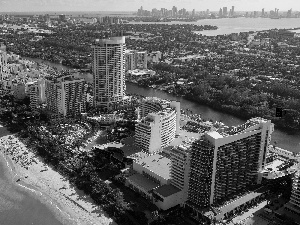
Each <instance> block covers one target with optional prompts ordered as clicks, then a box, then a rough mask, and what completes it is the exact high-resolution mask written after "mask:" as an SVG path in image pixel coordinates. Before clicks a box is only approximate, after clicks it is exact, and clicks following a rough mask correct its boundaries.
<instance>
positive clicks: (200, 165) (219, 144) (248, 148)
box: [187, 118, 274, 208]
mask: <svg viewBox="0 0 300 225" xmlns="http://www.w3.org/2000/svg"><path fill="white" fill-rule="evenodd" d="M273 131H274V125H273V124H272V123H271V121H269V120H265V119H262V118H253V119H250V120H248V121H247V122H246V123H245V124H242V125H240V126H238V127H233V128H222V129H220V130H219V131H218V132H216V131H212V132H208V133H206V134H205V135H204V136H202V138H201V139H199V140H197V141H196V142H194V143H193V145H192V148H191V163H190V175H189V177H190V179H189V191H188V202H187V204H188V205H191V206H192V207H196V208H204V207H208V206H210V205H212V204H214V203H218V202H221V201H223V200H224V199H226V198H227V197H228V196H232V197H234V196H235V195H236V194H237V193H239V192H241V191H244V190H245V189H247V188H248V187H249V186H251V185H254V184H259V183H261V179H262V177H261V176H260V175H259V172H260V171H261V170H262V169H263V167H264V165H265V162H266V156H267V152H268V145H269V143H270V141H271V134H272V132H273Z"/></svg>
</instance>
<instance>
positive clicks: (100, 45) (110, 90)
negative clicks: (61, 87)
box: [92, 36, 126, 109]
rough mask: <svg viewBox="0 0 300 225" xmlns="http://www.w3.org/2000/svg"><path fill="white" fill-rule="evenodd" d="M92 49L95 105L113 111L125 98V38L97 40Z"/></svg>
mask: <svg viewBox="0 0 300 225" xmlns="http://www.w3.org/2000/svg"><path fill="white" fill-rule="evenodd" d="M92 48H93V55H94V56H93V80H94V82H93V83H94V105H95V106H101V107H103V108H106V109H111V108H113V107H114V105H115V104H117V103H119V102H122V100H123V99H124V97H125V89H126V86H125V57H124V56H125V37H124V36H122V37H110V38H108V39H96V40H95V42H94V44H93V46H92Z"/></svg>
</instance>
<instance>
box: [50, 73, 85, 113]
mask: <svg viewBox="0 0 300 225" xmlns="http://www.w3.org/2000/svg"><path fill="white" fill-rule="evenodd" d="M86 93H87V84H86V82H85V80H84V79H79V78H75V77H74V76H72V75H68V76H63V77H59V78H56V79H54V80H46V82H45V94H46V104H47V109H48V110H49V111H51V112H53V113H54V114H60V115H63V116H75V115H79V114H80V113H82V112H85V110H86Z"/></svg>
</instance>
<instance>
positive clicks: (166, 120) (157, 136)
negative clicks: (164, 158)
mask: <svg viewBox="0 0 300 225" xmlns="http://www.w3.org/2000/svg"><path fill="white" fill-rule="evenodd" d="M140 113H141V117H142V120H141V121H140V122H139V123H138V124H136V127H135V143H136V145H137V146H139V147H140V148H141V149H142V150H144V151H147V152H151V153H153V152H156V151H158V150H159V149H160V148H163V147H166V146H168V145H169V144H170V143H171V142H172V141H173V140H174V139H175V135H176V134H178V132H179V129H180V127H179V120H180V102H175V101H174V102H168V101H166V100H162V99H158V98H146V99H145V100H143V102H142V103H141V104H140Z"/></svg>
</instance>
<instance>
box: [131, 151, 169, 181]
mask: <svg viewBox="0 0 300 225" xmlns="http://www.w3.org/2000/svg"><path fill="white" fill-rule="evenodd" d="M136 163H137V164H140V165H141V166H143V167H144V168H147V169H148V170H150V171H152V172H153V173H155V174H157V175H158V176H160V177H162V178H164V179H166V180H169V179H171V177H170V170H171V160H170V159H169V158H167V157H165V156H163V155H162V154H155V155H150V156H148V157H144V158H141V159H138V160H137V161H136Z"/></svg>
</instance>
